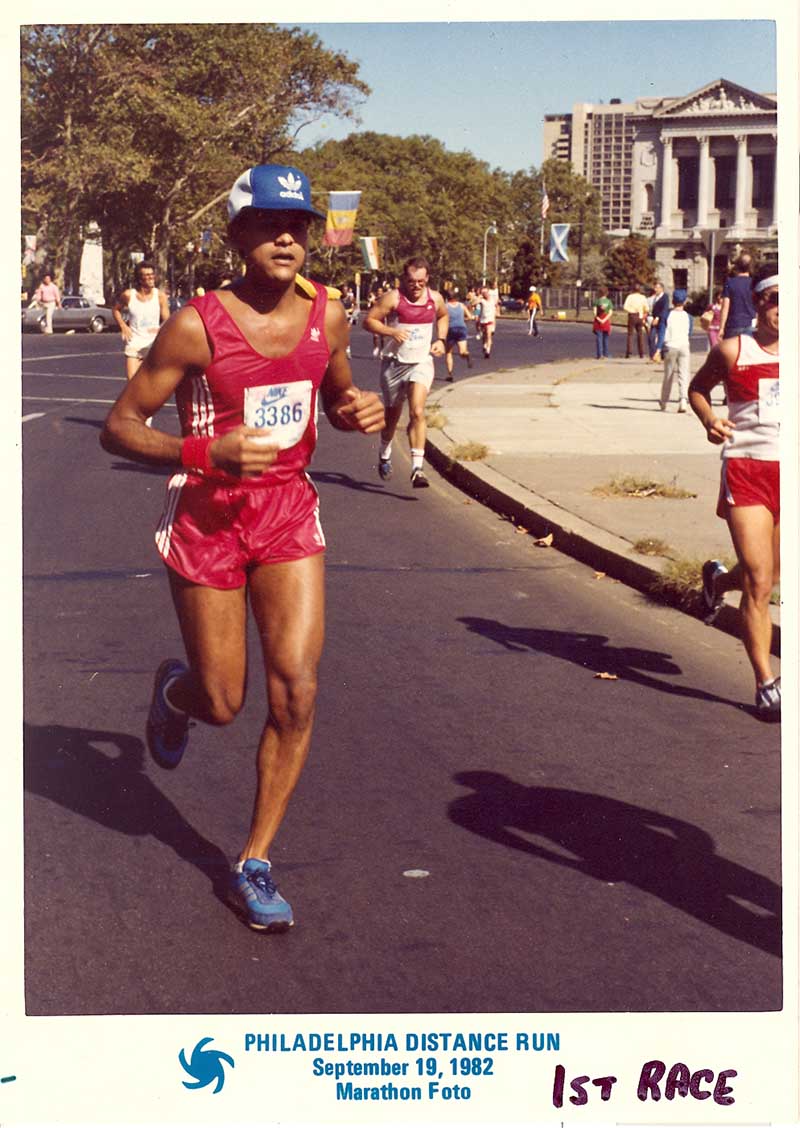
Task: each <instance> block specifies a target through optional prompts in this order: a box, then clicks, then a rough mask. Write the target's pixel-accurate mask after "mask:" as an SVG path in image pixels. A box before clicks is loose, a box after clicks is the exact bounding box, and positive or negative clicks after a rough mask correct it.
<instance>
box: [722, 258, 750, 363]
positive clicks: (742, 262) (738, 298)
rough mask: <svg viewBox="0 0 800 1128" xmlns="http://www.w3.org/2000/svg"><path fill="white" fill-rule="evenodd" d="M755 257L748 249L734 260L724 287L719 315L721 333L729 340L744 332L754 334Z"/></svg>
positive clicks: (723, 337) (725, 339) (724, 338)
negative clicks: (753, 281) (753, 269)
mask: <svg viewBox="0 0 800 1128" xmlns="http://www.w3.org/2000/svg"><path fill="white" fill-rule="evenodd" d="M752 266H753V258H752V256H751V255H749V254H748V253H747V252H746V251H744V252H743V253H742V254H740V255H739V257H738V258H737V259H735V260H734V263H733V267H732V273H731V274H730V275H729V277H728V278H727V279H726V281H725V285H724V287H723V289H722V310H721V312H720V316H719V335H720V337H721V338H722V339H723V340H724V341H727V340H728V338H730V337H738V336H740V335H741V334H742V333H746V334H747V335H749V336H752V335H753V328H754V326H755V320H756V308H755V306H754V304H753V295H752V287H751V284H750V272H751V270H752Z"/></svg>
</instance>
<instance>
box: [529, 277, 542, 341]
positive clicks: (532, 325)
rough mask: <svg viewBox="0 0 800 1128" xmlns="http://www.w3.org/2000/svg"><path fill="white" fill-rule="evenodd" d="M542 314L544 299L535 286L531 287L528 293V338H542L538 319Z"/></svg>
mask: <svg viewBox="0 0 800 1128" xmlns="http://www.w3.org/2000/svg"><path fill="white" fill-rule="evenodd" d="M541 312H542V299H541V298H540V297H539V291H538V290H537V289H536V287H535V286H531V288H530V291H529V293H528V336H529V337H531V336H533V337H541V333H540V332H539V326H538V325H537V324H536V319H537V317H538V316H539V314H540V313H541Z"/></svg>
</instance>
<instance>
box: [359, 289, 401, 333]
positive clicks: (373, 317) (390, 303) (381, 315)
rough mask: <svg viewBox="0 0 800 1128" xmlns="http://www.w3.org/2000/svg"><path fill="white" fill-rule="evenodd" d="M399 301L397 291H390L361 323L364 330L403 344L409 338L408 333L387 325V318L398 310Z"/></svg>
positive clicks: (379, 299)
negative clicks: (391, 338)
mask: <svg viewBox="0 0 800 1128" xmlns="http://www.w3.org/2000/svg"><path fill="white" fill-rule="evenodd" d="M398 300H399V295H398V293H397V290H390V291H389V293H388V294H384V295H383V297H381V298H378V300H377V301H376V302H375V304H374V305H373V306H372V308H371V309H369V310H368V311H367V316H366V317H365V318H364V320H363V321H362V322H361V326H362V328H363V329H366V331H367V332H368V333H372V334H374V336H376V337H393V338H394V340H395V341H399V342H400V343H401V344H402V342H403V341H405V340H406V338H407V337H408V331H407V330H405V329H397V328H395V327H394V326H391V325H387V324H386V320H387V318H388V317H389V316H390V315H391V314H392V313H393V312H394V310H396V309H397V303H398Z"/></svg>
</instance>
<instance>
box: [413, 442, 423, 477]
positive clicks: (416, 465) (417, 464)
mask: <svg viewBox="0 0 800 1128" xmlns="http://www.w3.org/2000/svg"><path fill="white" fill-rule="evenodd" d="M424 460H425V451H424V450H414V448H413V447H412V448H411V470H412V472H413V471H414V470H421V469H422V463H423V462H424Z"/></svg>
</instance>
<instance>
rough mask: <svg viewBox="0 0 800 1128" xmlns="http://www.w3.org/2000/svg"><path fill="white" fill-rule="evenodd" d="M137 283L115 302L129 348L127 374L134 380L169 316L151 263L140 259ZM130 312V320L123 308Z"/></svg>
mask: <svg viewBox="0 0 800 1128" xmlns="http://www.w3.org/2000/svg"><path fill="white" fill-rule="evenodd" d="M133 276H134V286H133V288H132V289H130V290H124V291H123V292H122V294H120V296H119V299H118V300H117V301H116V302H115V303H114V307H113V311H112V312H113V314H114V320H115V321H116V323H117V325H119V331H120V333H121V334H122V342H123V348H124V351H125V374H126V376H127V377H128V379H129V380H132V379H133V377H134V376H135V375H136V372H137V371H138V369H139V365H140V364H141V363H142V361H143V360H144V358H145V357H146V356H147V353H148V351H149V349H150V346H151V345H152V343H153V341H154V340H155V339H156V334H157V333H158V330H159V327H160V325H161V322H162V321H166V320H167V318H168V317H169V302H168V301H167V295H166V294H165V293H164V291H163V290H159V289H158V288H157V286H156V271H155V267H154V266H153V264H152V263H151V262H140V263H137V265H136V270H135V271H134V275H133ZM125 310H126V311H127V313H128V319H127V321H126V320H125V319H124V318H123V316H122V314H123V311H125Z"/></svg>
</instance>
